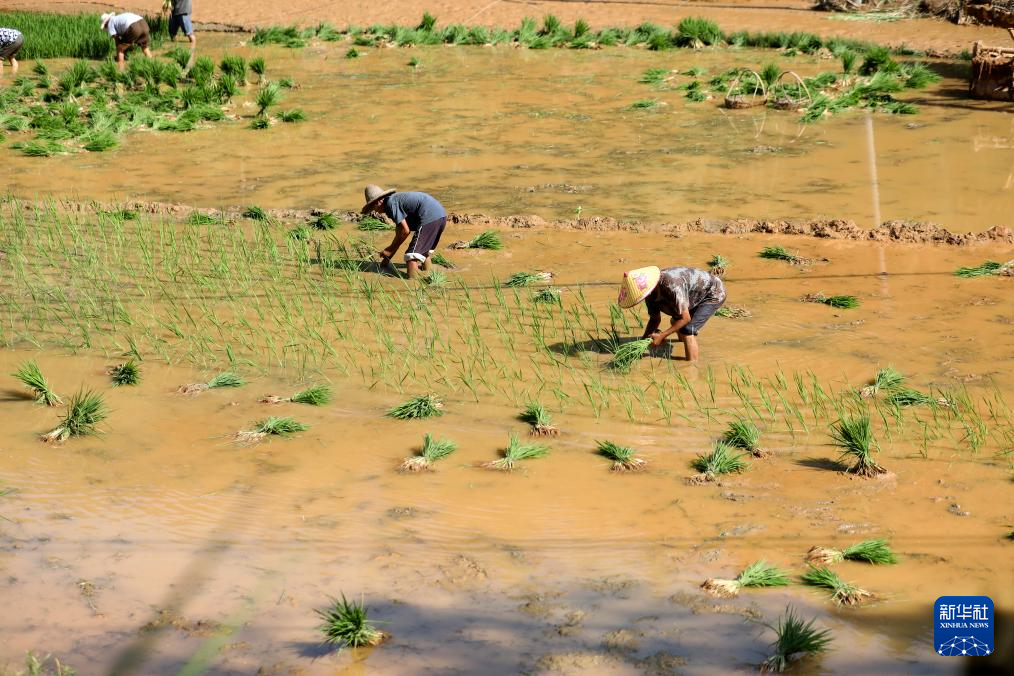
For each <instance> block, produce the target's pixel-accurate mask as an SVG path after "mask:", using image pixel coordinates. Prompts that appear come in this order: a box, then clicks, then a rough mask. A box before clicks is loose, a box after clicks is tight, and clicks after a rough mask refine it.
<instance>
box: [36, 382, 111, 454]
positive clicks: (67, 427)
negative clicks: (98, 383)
mask: <svg viewBox="0 0 1014 676" xmlns="http://www.w3.org/2000/svg"><path fill="white" fill-rule="evenodd" d="M108 415H109V411H108V409H107V408H106V405H105V402H104V401H103V400H102V395H101V394H98V393H97V392H90V391H87V390H81V391H79V392H78V393H77V394H75V395H74V396H72V397H71V398H70V402H69V403H68V404H67V414H66V415H65V416H64V418H63V420H62V421H61V423H60V425H59V426H58V427H57V428H56V429H54V430H53V431H51V432H47V433H46V434H43V435H42V440H43V441H47V442H58V441H65V440H67V439H68V438H70V437H81V436H86V435H90V434H98V432H99V430H98V424H99V423H100V422H102V421H103V420H105V419H106V417H108Z"/></svg>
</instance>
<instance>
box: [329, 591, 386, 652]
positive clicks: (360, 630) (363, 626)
mask: <svg viewBox="0 0 1014 676" xmlns="http://www.w3.org/2000/svg"><path fill="white" fill-rule="evenodd" d="M367 611H368V609H367V607H366V605H365V604H364V603H363V602H362V601H360V602H359V603H356V602H355V601H348V600H347V599H346V598H345V595H344V594H342V597H341V600H339V599H335V598H332V599H331V605H330V606H328V607H327V608H322V609H318V610H317V611H316V613H317V616H318V617H320V619H321V620H322V622H323V624H321V625H320V627H319V629H320V632H321V633H322V634H324V643H326V644H328V645H335V646H338V648H339V649H341V648H363V647H366V646H375V645H379V644H380V643H381V642H383V640H384V638H385V636H384V632H382V631H380V630H379V629H377V628H376V627H375V626H373V623H372V622H370V620H369V619H368V617H367Z"/></svg>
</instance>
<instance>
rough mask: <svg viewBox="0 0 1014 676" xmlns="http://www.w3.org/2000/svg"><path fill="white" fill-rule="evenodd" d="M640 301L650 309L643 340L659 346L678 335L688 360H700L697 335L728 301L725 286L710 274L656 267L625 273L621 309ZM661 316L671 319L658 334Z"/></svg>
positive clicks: (620, 299)
mask: <svg viewBox="0 0 1014 676" xmlns="http://www.w3.org/2000/svg"><path fill="white" fill-rule="evenodd" d="M641 301H644V304H645V305H646V306H647V307H648V325H647V326H646V327H644V335H643V336H641V338H649V337H650V338H651V344H652V345H654V346H655V347H658V346H659V345H661V344H662V341H664V340H665V339H666V338H668V337H669V336H671V335H672V334H674V333H675V334H677V335H678V336H679V339H680V341H681V342H682V343H683V347H684V348H685V350H686V355H687V361H697V360H698V358H700V354H701V352H700V348H699V347H698V345H697V334H699V333H700V332H701V328H702V327H703V326H704V324H705V323H706V322H707V321H708V320H709V319H711V317H712V315H714V314H715V312H717V311H718V308H720V307H722V303H724V302H725V285H724V284H722V280H721V279H719V278H718V277H717V276H715V275H713V274H711V273H710V272H705V271H704V270H698V269H697V268H684V267H675V268H666V269H665V270H660V269H659V268H657V267H655V266H654V265H651V266H648V267H646V268H638V269H636V270H631V271H629V272H625V273H623V283H622V284H621V285H620V297H619V299H618V300H617V301H616V302H617V304H619V306H620V307H621V308H624V309H627V308H632V307H634V306H635V305H637V304H638V303H640V302H641ZM662 313H665V314H667V315H669V317H670V318H671V320H670V324H669V328H668V329H666V330H665V331H659V330H658V327H659V326H660V325H661V323H662Z"/></svg>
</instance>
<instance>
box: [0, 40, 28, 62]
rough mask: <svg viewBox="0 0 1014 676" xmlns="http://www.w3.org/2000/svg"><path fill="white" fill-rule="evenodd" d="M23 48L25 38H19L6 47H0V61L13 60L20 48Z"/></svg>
mask: <svg viewBox="0 0 1014 676" xmlns="http://www.w3.org/2000/svg"><path fill="white" fill-rule="evenodd" d="M24 46H25V38H24V37H19V38H18V39H17V40H15V41H14V42H12V43H11V44H9V45H7V46H6V47H0V59H13V58H14V57H15V56H17V55H18V52H20V51H21V48H22V47H24Z"/></svg>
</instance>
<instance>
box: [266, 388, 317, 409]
mask: <svg viewBox="0 0 1014 676" xmlns="http://www.w3.org/2000/svg"><path fill="white" fill-rule="evenodd" d="M331 395H332V392H331V386H330V385H311V386H310V387H308V388H306V389H305V390H300V391H299V392H296V393H295V394H294V395H292V396H291V397H276V396H274V395H273V394H269V395H268V396H266V397H264V398H263V399H261V403H262V404H283V403H288V402H291V403H294V404H309V405H310V406H323V405H324V404H326V403H328V402H329V401H331Z"/></svg>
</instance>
